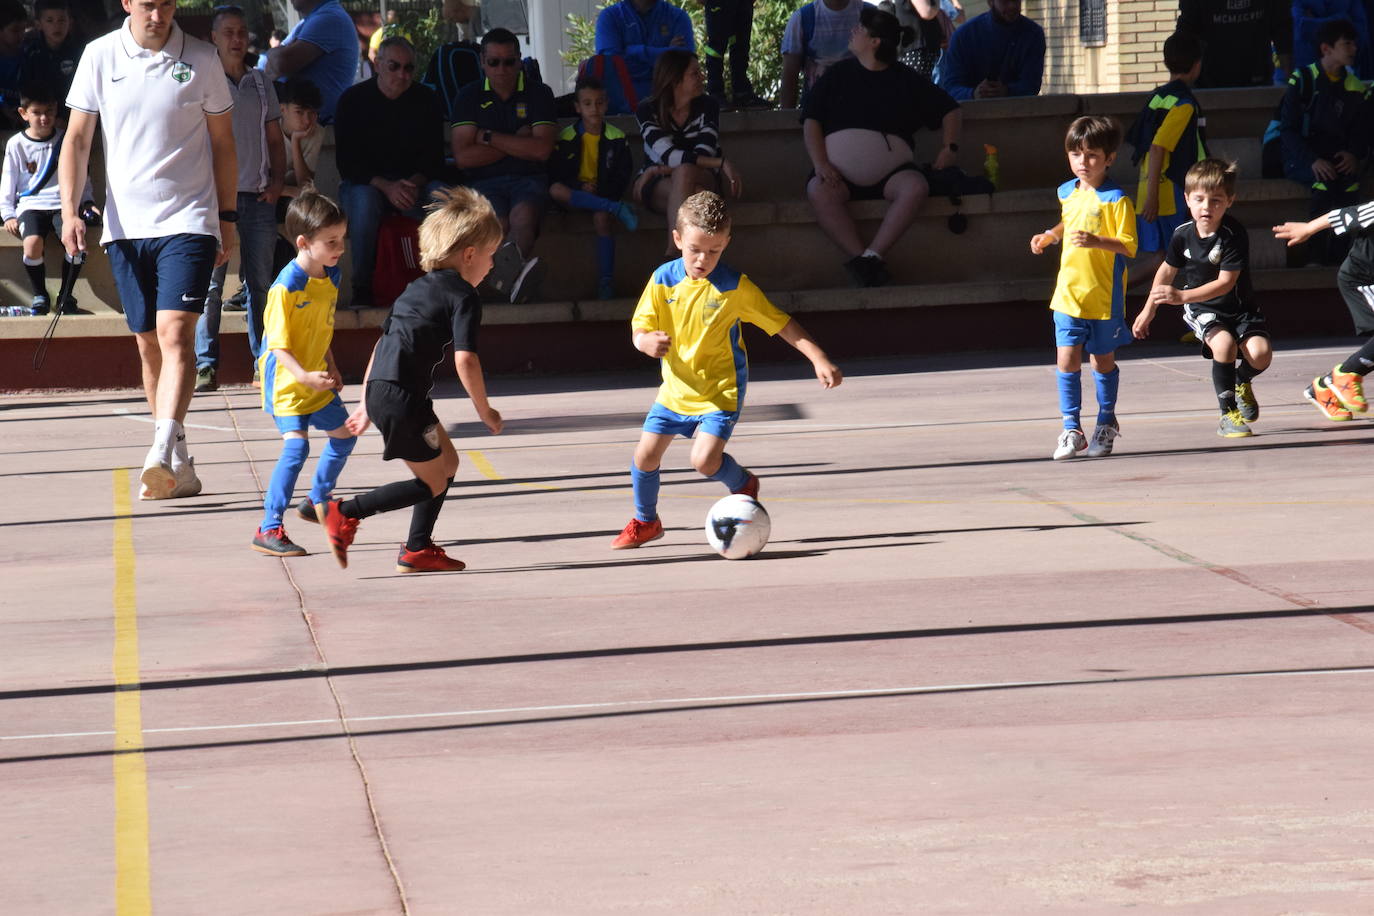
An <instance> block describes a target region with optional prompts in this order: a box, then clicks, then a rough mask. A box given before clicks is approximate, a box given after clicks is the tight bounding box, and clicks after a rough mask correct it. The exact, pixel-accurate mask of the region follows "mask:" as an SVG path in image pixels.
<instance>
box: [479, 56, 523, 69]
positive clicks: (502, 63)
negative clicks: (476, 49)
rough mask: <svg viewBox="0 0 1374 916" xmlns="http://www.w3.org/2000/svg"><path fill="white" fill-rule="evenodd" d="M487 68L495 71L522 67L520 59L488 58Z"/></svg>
mask: <svg viewBox="0 0 1374 916" xmlns="http://www.w3.org/2000/svg"><path fill="white" fill-rule="evenodd" d="M487 66H488V67H491V68H492V69H493V70H497V69H500V68H501V67H518V66H520V58H518V57H488V58H487Z"/></svg>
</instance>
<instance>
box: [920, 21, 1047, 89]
mask: <svg viewBox="0 0 1374 916" xmlns="http://www.w3.org/2000/svg"><path fill="white" fill-rule="evenodd" d="M940 72H941V74H942V75H941V77H940V88H941V89H943V90H945V91H946V92H948V93H949V94H950V95H952V96H954V98H956V99H959V100H960V101H963V100H964V99H995V98H1001V97H1003V96H1017V95H1038V94H1039V93H1040V80H1041V77H1042V76H1043V75H1044V72H1045V30H1044V29H1042V28H1040V26H1039V25H1038V24H1037V23H1034V22H1032V21H1031V20H1029V19H1027V18H1026V17H1025V16H1022V15H1021V0H988V11H987V12H986V13H984V14H983V15H981V16H976V17H974V18H973V19H970V20H969V21H968V22H966V23H965V24H964V25H962V26H960V27H959V28H958V29H957V30H956V31H955V32H954V37H953V38H951V39H950V41H949V49H948V50H947V51H946V52H945V57H944V60H942V61H941V62H940Z"/></svg>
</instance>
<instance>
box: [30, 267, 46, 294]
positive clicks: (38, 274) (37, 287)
mask: <svg viewBox="0 0 1374 916" xmlns="http://www.w3.org/2000/svg"><path fill="white" fill-rule="evenodd" d="M43 267H44V265H43V262H42V261H39V262H38V263H37V264H25V265H24V273H26V274H28V275H29V285H31V286H32V287H33V294H34V295H35V296H47V295H48V275H47V274H46V273H45V272H44V270H43Z"/></svg>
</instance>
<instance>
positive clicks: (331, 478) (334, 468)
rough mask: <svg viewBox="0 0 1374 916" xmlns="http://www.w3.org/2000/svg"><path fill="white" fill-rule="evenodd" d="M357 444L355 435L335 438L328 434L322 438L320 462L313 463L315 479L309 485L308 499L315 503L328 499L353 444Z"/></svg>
mask: <svg viewBox="0 0 1374 916" xmlns="http://www.w3.org/2000/svg"><path fill="white" fill-rule="evenodd" d="M357 444H358V437H357V436H349V437H348V438H347V439H335V438H334V437H333V436H330V437H329V438H328V439H326V440H324V451H323V452H322V453H321V454H320V462H319V464H317V465H315V481H314V483H313V484H311V486H310V501H311V502H312V503H315V504H316V505H318V504H320V503H322V502H324V501H325V500H327V499H329V496H330V494H332V493H333V492H334V485H335V484H337V483H338V482H339V475H340V474H342V473H343V469H344V463H345V462H346V461H348V456H349V455H351V454H353V446H355V445H357Z"/></svg>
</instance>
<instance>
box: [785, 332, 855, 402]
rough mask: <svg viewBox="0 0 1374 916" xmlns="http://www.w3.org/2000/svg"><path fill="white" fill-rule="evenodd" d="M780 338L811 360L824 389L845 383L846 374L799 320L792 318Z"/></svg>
mask: <svg viewBox="0 0 1374 916" xmlns="http://www.w3.org/2000/svg"><path fill="white" fill-rule="evenodd" d="M778 336H779V337H781V338H782V339H783V340H785V341H787V342H788V343H790V344H791V345H792V346H794V347H796V348H797V350H798V351H800V352H801V354H802V356H805V357H806V358H807V359H809V360H811V365H812V366H813V367H815V369H816V378H818V379H820V380H821V387H822V388H835V387H836V386H838V385H839V384H840V382H843V381H844V373H843V372H841V371H840V367H839V366H837V365H835V364H834V363H832V362H831V361H830V357H828V356H826V355H825V351H824V350H822V349H821V348H820V345H819V344H817V343H816V341H815V340H814V339H812V337H811V335H810V334H808V333H807V331H806V328H804V327H802V326H801V325H800V324H798V323H797V319H795V318H792V319H790V320H789V321H788V322H787V324H785V325H783V329H782V330H781V331H779V332H778Z"/></svg>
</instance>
